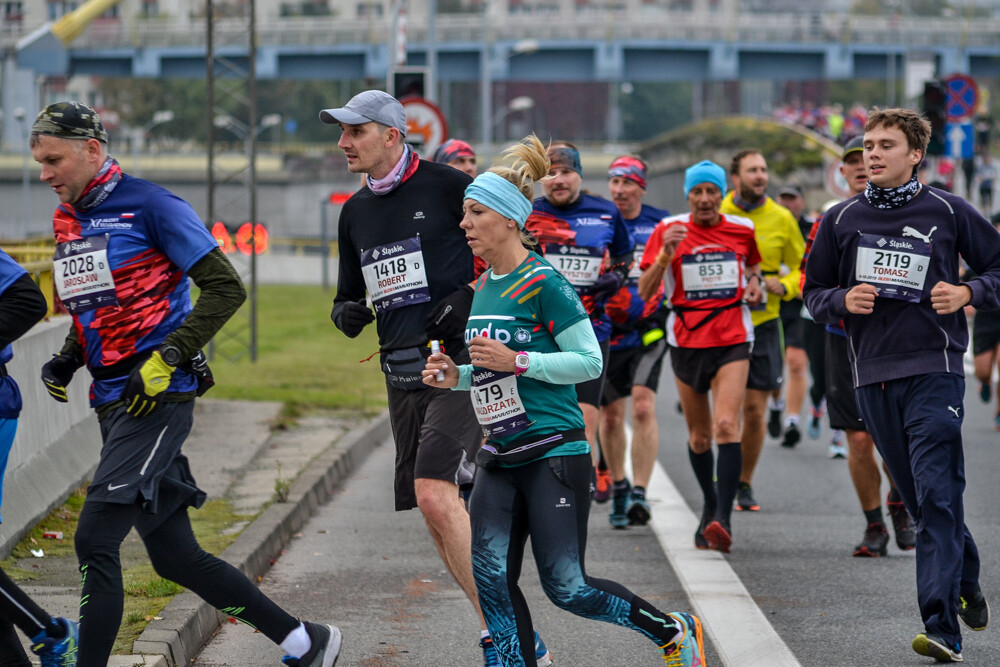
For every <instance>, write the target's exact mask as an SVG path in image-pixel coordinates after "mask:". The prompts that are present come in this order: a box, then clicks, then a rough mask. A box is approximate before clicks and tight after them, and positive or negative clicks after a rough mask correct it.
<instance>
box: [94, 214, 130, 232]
mask: <svg viewBox="0 0 1000 667" xmlns="http://www.w3.org/2000/svg"><path fill="white" fill-rule="evenodd" d="M121 217H122V218H132V217H134V214H132V213H123V214H122V216H121ZM90 226H91V227H92V228H94V229H132V223H131V222H122V221H121V220H120V219H119V218H95V219H93V220H91V221H90Z"/></svg>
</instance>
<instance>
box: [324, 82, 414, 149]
mask: <svg viewBox="0 0 1000 667" xmlns="http://www.w3.org/2000/svg"><path fill="white" fill-rule="evenodd" d="M319 119H320V120H321V121H323V122H324V123H329V124H330V125H336V124H337V123H344V124H345V125H364V124H365V123H371V122H376V123H381V124H382V125H387V126H388V127H394V128H396V129H397V130H399V133H400V134H402V135H403V136H404V137H405V136H406V114H405V113H404V112H403V105H402V104H400V103H399V100H397V99H396V98H395V97H393V96H392V95H390V94H389V93H386V92H383V91H381V90H366V91H365V92H363V93H358V94H357V95H355V96H354V97H352V98H351V101H350V102H348V103H347V104H345V105H344V106H342V107H340V108H339V109H323V110H322V111H320V112H319Z"/></svg>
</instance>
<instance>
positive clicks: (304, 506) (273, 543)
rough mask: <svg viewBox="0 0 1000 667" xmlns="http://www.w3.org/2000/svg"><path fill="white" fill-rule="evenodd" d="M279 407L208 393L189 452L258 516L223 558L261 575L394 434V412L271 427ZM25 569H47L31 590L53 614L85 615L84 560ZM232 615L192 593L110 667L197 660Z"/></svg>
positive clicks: (38, 562) (219, 487)
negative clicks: (281, 487) (281, 498)
mask: <svg viewBox="0 0 1000 667" xmlns="http://www.w3.org/2000/svg"><path fill="white" fill-rule="evenodd" d="M279 409H280V404H278V403H256V402H250V401H219V400H205V399H201V400H199V401H198V404H197V406H196V408H195V422H194V428H193V429H192V432H191V435H190V436H189V438H188V440H187V442H186V443H185V444H184V448H183V451H184V453H185V455H186V456H187V457H188V459H189V461H190V463H191V468H192V472H193V474H194V476H195V479H197V480H198V484H199V486H200V487H201V488H202V489H204V490H205V491H206V492H207V494H208V496H209V499H212V498H220V497H221V498H226V499H227V500H229V501H230V502H231V503H232V505H233V507H234V509H236V510H237V511H239V512H241V513H246V514H250V515H257V516H256V518H255V519H254V520H253V521H252V522H251V523H249V525H247V526H245V527H243V531H242V533H241V534H240V536H239V537H238V538H237V539H236V541H235V542H233V544H231V545H230V546H229V547H228V548H227V549H226V550H225V551H224V552H223V553H222V554H221V557H222V558H223V559H225V560H226V561H228V562H230V563H232V564H233V565H234V566H236V567H237V568H239V569H240V570H241V571H242V572H244V573H245V574H246V575H247V576H248V577H250V578H251V579H253V580H255V581H256V580H258V578H259V577H261V576H262V575H263V574H264V573H265V572H266V571H267V569H268V568H269V567H270V566H271V564H272V562H273V560H274V559H275V558H276V557H277V556H278V555H279V554H280V553H281V551H282V549H283V548H284V546H285V545H286V544H287V543H288V542H289V540H291V538H292V536H293V535H294V534H295V533H296V531H298V530H299V528H301V526H302V524H303V523H305V521H306V520H307V519H308V518H309V516H310V515H311V514H312V513H313V512H315V511H316V508H317V507H318V506H319V505H320V504H322V503H323V502H324V501H325V500H326V499H327V498H329V497H330V495H332V493H333V492H334V491H335V490H336V489H337V487H338V486H339V485H340V484H341V482H342V481H343V480H344V479H345V478H346V477H347V475H349V474H350V473H351V472H352V471H353V470H354V469H356V468H357V467H358V466H359V465H360V463H361V462H362V461H363V460H364V458H365V457H366V456H367V455H368V453H369V452H370V451H371V450H372V449H373V448H374V447H375V446H376V445H378V444H379V443H381V442H382V441H384V440H385V439H386V438H387V437H388V436H389V420H388V417H387V416H386V415H382V416H380V417H377V418H375V419H372V420H365V419H361V418H359V417H354V416H351V415H319V416H309V417H304V418H302V419H300V420H299V422H298V424H297V425H295V426H294V427H292V428H290V429H287V430H276V431H273V432H272V431H271V430H270V423H271V421H272V420H273V419H274V417H275V416H277V414H278V410H279ZM279 466H280V469H279ZM279 470H280V472H279ZM279 477H280V478H282V479H283V480H287V481H288V482H290V487H289V493H288V499H287V501H286V502H283V503H272V499H273V498H274V494H275V483H276V480H277V479H278V478H279ZM265 507H266V509H264V508H265ZM262 510H263V511H262ZM42 546H43V547H44V546H45V545H44V544H43V545H42ZM130 553H135V555H136V557H141V558H145V552H144V551H143V550H142V548H141V543H140V542H139V540H138V537H137V536H136V535H135V533H134V531H133V533H132V534H130V536H129V538H127V539H126V544H125V545H123V549H122V558H123V562H127V559H128V558H129V557H130ZM18 565H19V566H20V567H24V568H31V569H33V570H35V571H38V572H39V573H40V574H41V577H40V580H39V582H38V583H25V584H24V585H23V586H22V587H23V588H24V590H25V591H26V592H28V594H29V595H31V596H32V598H34V599H35V600H36V601H37V602H38V603H39V604H40V605H41V606H42V607H43V608H44V609H45V610H46V611H48V612H49V613H50V614H53V615H59V616H67V617H69V618H77V617H78V611H79V602H80V600H79V595H80V593H79V584H78V578H79V575H78V574H76V562H75V558H52V559H46V558H42V559H32V560H30V561H28V560H25V561H21V562H20V563H18ZM224 619H225V616H224V615H222V614H220V613H219V612H217V611H216V610H215V609H213V608H211V607H209V605H207V604H205V603H204V602H202V601H201V599H200V598H199V597H197V596H196V595H194V594H193V593H182V594H181V595H178V596H176V597H175V598H174V599H173V600H172V601H171V602H170V604H168V605H167V606H166V608H164V610H163V611H162V612H161V613H160V614H159V616H158V617H157V619H156V620H154V621H152V622H151V623H150V624H149V626H147V628H146V630H145V631H144V632H143V633H142V635H141V636H140V637H139V639H138V641H136V642H135V644H134V646H133V653H134V655H132V656H113V657H112V659H111V661H110V662H109V663H108V664H109V666H110V667H132V666H134V665H151V666H156V667H167V666H176V665H185V664H188V663H189V662H190V660H191V658H193V657H194V656H195V655H196V654H197V651H198V649H199V648H200V647H201V646H202V645H203V644H204V643H205V641H207V639H208V638H209V637H210V636H211V635H212V633H213V632H215V631H216V630H217V629H218V627H219V624H220V623H221V622H222V621H223V620H224ZM26 646H27V644H26ZM29 655H31V654H30V653H29ZM32 657H33V658H34V656H33V655H32ZM35 664H37V660H36V662H35Z"/></svg>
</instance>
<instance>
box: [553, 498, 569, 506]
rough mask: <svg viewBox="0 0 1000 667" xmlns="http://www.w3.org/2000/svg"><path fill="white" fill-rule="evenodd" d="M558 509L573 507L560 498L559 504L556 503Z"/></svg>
mask: <svg viewBox="0 0 1000 667" xmlns="http://www.w3.org/2000/svg"><path fill="white" fill-rule="evenodd" d="M556 507H571V505H570V504H569V503H568V502H566V499H565V498H560V499H559V502H557V503H556Z"/></svg>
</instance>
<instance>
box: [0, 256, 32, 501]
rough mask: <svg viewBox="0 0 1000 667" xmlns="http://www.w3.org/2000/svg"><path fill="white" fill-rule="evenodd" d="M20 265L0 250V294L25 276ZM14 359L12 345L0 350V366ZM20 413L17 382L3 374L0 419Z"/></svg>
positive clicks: (14, 417)
mask: <svg viewBox="0 0 1000 667" xmlns="http://www.w3.org/2000/svg"><path fill="white" fill-rule="evenodd" d="M27 273H28V272H27V271H25V270H24V267H22V266H21V265H20V264H18V263H17V262H15V261H14V260H13V259H11V258H10V255H8V254H7V253H5V252H4V251H3V250H0V294H3V293H4V292H6V291H7V288H8V287H10V286H11V285H13V284H14V283H15V282H17V281H18V280H19V279H20V278H21V276H24V275H27ZM13 358H14V348H13V346H12V345H10V344H7V345H4V347H3V349H2V350H0V364H6V363H7V362H9V361H10V360H11V359H13ZM20 413H21V391H20V390H19V389H18V387H17V382H15V381H14V378H12V377H11V376H9V375H6V374H4V376H3V378H0V419H17V417H18V415H19V414H20ZM2 444H3V443H2V442H0V458H3V451H2ZM3 468H4V467H3V466H2V465H0V478H2V477H3ZM2 488H3V479H0V489H2Z"/></svg>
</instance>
